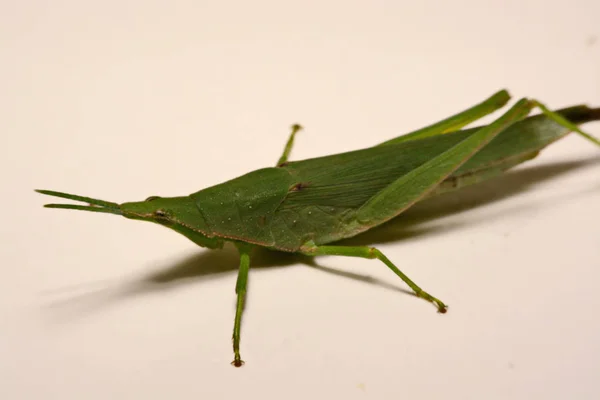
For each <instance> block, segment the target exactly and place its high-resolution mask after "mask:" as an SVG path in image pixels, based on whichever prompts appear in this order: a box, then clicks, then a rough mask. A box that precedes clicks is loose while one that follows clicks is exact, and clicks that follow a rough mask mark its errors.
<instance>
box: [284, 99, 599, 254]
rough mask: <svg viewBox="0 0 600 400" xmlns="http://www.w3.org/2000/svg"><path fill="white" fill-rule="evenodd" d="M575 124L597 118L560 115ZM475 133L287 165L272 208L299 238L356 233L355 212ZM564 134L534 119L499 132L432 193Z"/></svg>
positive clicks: (577, 112) (588, 113)
mask: <svg viewBox="0 0 600 400" xmlns="http://www.w3.org/2000/svg"><path fill="white" fill-rule="evenodd" d="M559 112H560V113H561V114H562V115H563V116H564V117H566V118H567V119H569V120H571V121H572V122H575V123H583V122H586V121H589V120H592V119H598V118H599V116H598V115H597V110H596V111H594V110H590V109H589V108H587V107H583V106H579V107H572V108H569V109H564V110H560V111H559ZM477 130H478V128H473V129H467V130H462V131H458V132H453V133H447V134H444V135H439V136H434V137H427V138H423V139H415V140H408V141H404V142H401V143H398V144H386V145H385V146H376V147H372V148H368V149H363V150H358V151H352V152H348V153H342V154H336V155H331V156H326V157H320V158H314V159H309V160H303V161H297V162H290V163H289V164H287V165H286V166H285V167H283V168H285V169H286V170H287V171H288V172H289V173H290V175H291V177H292V180H293V181H294V182H295V185H294V186H292V187H291V188H290V190H289V192H288V194H287V195H286V197H285V198H284V200H283V201H282V203H281V204H280V206H279V207H278V209H277V214H278V217H277V218H276V220H282V221H284V222H285V225H286V226H289V227H290V230H292V231H293V232H294V234H295V235H297V236H298V240H300V241H301V240H306V239H310V240H313V241H315V243H317V244H323V243H328V242H332V241H335V240H340V239H342V238H345V237H350V236H353V235H354V234H356V233H358V231H357V230H356V229H355V228H350V229H348V228H346V227H351V226H353V224H352V223H350V222H351V221H352V220H353V219H354V217H355V212H356V210H357V209H359V208H360V207H361V206H362V205H364V204H365V203H366V202H367V201H368V200H369V199H371V198H372V197H373V196H375V195H376V194H377V193H379V192H380V191H381V190H383V189H384V188H386V187H387V186H388V185H390V184H391V183H392V182H394V181H395V180H396V179H398V178H400V177H401V176H403V175H405V174H407V173H409V172H410V171H412V170H414V169H415V168H418V167H419V166H421V165H423V164H424V163H426V162H427V161H429V160H431V159H432V158H434V157H436V156H438V155H440V154H442V153H443V152H445V151H446V150H448V149H450V148H451V147H453V146H454V145H456V144H458V143H460V142H461V141H462V140H464V139H466V138H468V137H469V136H470V135H472V134H473V133H474V132H475V131H477ZM568 133H569V131H568V129H566V128H564V127H562V126H560V125H559V124H557V123H555V122H553V121H551V120H549V119H548V118H546V117H545V116H542V115H539V116H534V117H529V118H527V119H525V120H523V121H521V122H518V123H516V124H514V125H512V126H511V127H510V128H508V129H507V130H505V131H504V132H502V133H500V134H499V135H498V136H497V137H496V138H494V139H493V140H492V141H491V142H490V143H489V144H488V145H487V146H486V147H484V148H483V149H482V150H481V151H479V152H478V153H477V154H475V155H474V156H473V157H472V158H471V159H470V160H469V161H467V162H466V163H465V164H463V165H462V166H461V167H460V168H459V169H458V170H456V171H455V172H454V173H453V174H452V175H451V176H450V177H449V178H447V179H446V181H444V182H443V183H442V184H441V185H440V186H439V189H438V190H437V191H436V192H435V193H442V192H446V191H450V190H455V189H457V188H459V187H462V186H465V185H467V184H472V183H476V182H479V181H481V180H484V179H488V178H490V177H492V176H495V175H498V174H500V173H501V172H502V171H504V170H506V169H508V168H510V167H513V166H515V165H517V164H519V163H521V162H523V161H525V160H528V159H530V158H532V157H534V156H535V155H536V154H537V153H538V152H539V151H540V150H541V149H542V148H544V147H545V146H547V145H549V144H550V143H552V142H554V141H555V140H558V139H560V138H561V137H563V136H565V135H566V134H568Z"/></svg>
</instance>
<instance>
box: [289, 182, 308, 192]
mask: <svg viewBox="0 0 600 400" xmlns="http://www.w3.org/2000/svg"><path fill="white" fill-rule="evenodd" d="M306 187H308V183H306V182H298V183H296V184H295V185H294V186H292V187H291V188H290V189H289V190H288V191H289V192H299V191H301V190H302V189H304V188H306Z"/></svg>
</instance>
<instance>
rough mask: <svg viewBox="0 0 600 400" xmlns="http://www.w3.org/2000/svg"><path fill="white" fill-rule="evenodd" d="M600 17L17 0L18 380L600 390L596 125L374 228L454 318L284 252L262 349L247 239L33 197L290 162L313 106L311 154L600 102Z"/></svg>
mask: <svg viewBox="0 0 600 400" xmlns="http://www.w3.org/2000/svg"><path fill="white" fill-rule="evenodd" d="M599 15H600V3H599V2H598V1H595V0H587V1H585V0H574V1H570V2H548V1H541V0H540V1H522V0H521V1H503V2H483V1H474V0H473V1H466V0H465V1H451V2H442V1H439V2H434V1H418V2H415V1H411V2H408V1H396V2H392V1H385V2H384V1H368V2H367V1H362V2H357V1H335V2H333V1H329V2H328V1H325V2H323V1H318V2H317V1H301V2H281V1H252V2H242V1H238V2H224V1H221V2H206V1H203V2H200V1H186V2H183V1H182V2H166V1H164V2H159V1H108V2H81V1H52V2H42V1H24V2H16V1H8V0H4V1H2V3H1V5H0V59H1V62H0V88H1V89H0V110H1V111H0V115H1V117H0V132H2V137H3V146H2V148H1V151H2V156H1V158H0V163H1V165H0V167H1V168H0V174H1V177H0V178H1V182H2V186H1V188H2V189H1V190H2V199H3V202H2V204H3V211H4V212H3V218H2V224H0V235H1V242H2V246H1V247H0V252H1V253H0V255H1V265H2V272H1V273H0V398H2V399H41V398H43V399H106V398H112V399H125V398H128V399H138V398H139V399H165V398H172V399H187V398H196V399H198V398H199V399H221V398H223V399H233V398H238V399H241V398H244V399H254V398H260V399H271V398H273V399H275V398H277V399H280V398H286V399H305V398H307V397H308V396H310V397H312V398H343V399H355V398H356V399H362V398H373V399H392V398H406V399H409V398H420V399H565V398H576V399H597V398H599V397H600V389H599V387H600V386H599V385H598V381H597V379H598V377H599V376H600V361H599V360H600V341H599V340H598V338H599V337H600V323H599V322H598V317H597V311H598V309H599V307H600V295H599V294H598V282H599V281H600V247H599V237H600V224H599V222H600V218H599V217H600V186H599V185H600V181H599V179H598V177H599V176H600V162H599V158H598V157H599V154H600V153H599V149H597V148H594V147H593V146H591V145H590V144H589V143H588V142H586V141H584V140H582V139H580V138H578V137H576V136H572V137H569V138H567V139H565V140H563V141H561V142H559V143H558V144H556V145H555V146H553V147H551V148H550V149H548V150H547V151H546V152H544V154H543V155H542V156H541V157H540V158H538V159H537V160H535V161H533V162H531V163H529V164H527V165H526V166H524V167H522V168H519V170H518V171H515V172H514V173H512V174H510V175H507V176H506V177H505V178H500V179H498V180H495V181H493V182H491V183H490V184H487V185H485V186H481V187H479V188H476V189H474V190H469V191H467V192H465V193H464V194H463V195H461V196H452V197H448V198H446V199H445V200H443V201H436V202H433V203H430V204H428V205H424V206H422V207H419V208H418V209H415V210H413V211H412V213H409V214H407V215H406V217H405V219H403V220H400V221H398V222H397V223H394V224H392V225H391V226H389V227H387V228H386V229H384V230H382V231H379V233H377V232H375V233H374V234H373V235H372V236H368V237H367V239H370V240H371V241H372V243H373V244H376V245H379V247H380V248H381V249H382V250H383V251H384V252H385V253H386V254H387V255H388V256H389V258H390V259H392V260H394V261H395V262H397V263H398V265H400V266H401V268H403V269H404V271H405V272H406V273H407V274H408V275H409V276H411V277H412V278H413V279H414V280H415V281H416V282H418V283H419V284H421V285H422V286H423V287H424V288H426V289H427V290H429V291H430V292H431V293H433V294H434V295H436V296H439V297H440V298H441V299H443V300H444V301H446V302H447V303H449V304H450V310H449V312H448V314H446V315H443V316H442V315H438V314H436V312H435V309H434V308H433V307H432V306H430V305H429V304H427V303H426V302H424V301H421V300H419V299H416V298H414V297H412V296H409V295H406V294H404V293H403V292H399V291H398V290H397V289H403V288H404V287H405V286H404V285H403V284H402V282H401V281H400V280H398V279H397V278H396V277H395V276H394V275H393V274H392V273H391V272H390V271H388V270H387V268H385V266H383V265H381V264H379V263H377V262H376V261H368V260H359V259H357V260H353V259H344V258H339V257H338V258H336V257H331V258H321V259H318V260H317V262H318V264H319V265H320V266H321V267H322V269H316V268H311V267H308V266H305V265H302V264H297V263H295V262H294V260H291V261H289V262H288V261H285V260H268V259H267V260H264V259H263V260H261V263H262V266H268V267H269V268H255V269H253V270H251V275H250V288H249V301H248V307H247V312H246V314H245V319H244V325H243V329H242V355H243V358H244V359H245V360H246V362H247V364H246V365H245V367H244V368H242V369H235V368H233V367H231V366H230V365H229V362H230V361H231V359H232V352H231V342H230V336H231V330H232V324H233V312H234V310H233V304H234V285H235V278H236V277H235V272H234V271H235V268H236V267H237V258H236V255H235V253H234V252H232V251H226V252H224V253H218V252H213V253H209V252H207V251H205V250H202V249H198V248H196V247H195V246H194V245H193V244H192V243H191V242H188V241H187V240H186V239H185V238H183V237H180V236H178V235H177V234H175V233H173V232H170V231H168V230H166V229H161V228H159V227H156V226H153V225H150V224H143V223H139V222H137V223H136V222H132V221H127V220H125V219H122V218H118V217H115V216H109V215H102V214H91V213H82V212H75V211H63V210H47V209H43V208H42V207H41V205H42V204H43V203H44V202H47V201H48V200H51V199H50V198H45V197H42V196H41V195H38V194H35V193H34V192H33V189H34V188H45V189H54V190H63V191H66V192H70V193H77V194H82V195H88V196H93V197H98V198H103V199H107V200H112V201H117V202H122V201H129V200H138V199H143V198H145V197H147V196H149V195H165V196H168V195H181V194H187V193H190V192H193V191H196V190H198V189H200V188H203V187H206V186H209V185H212V184H215V183H219V182H221V181H224V180H226V179H229V178H232V177H235V176H237V175H240V174H242V173H245V172H247V171H250V170H252V169H256V168H259V167H263V166H267V165H272V164H273V163H274V162H275V161H276V160H277V158H278V157H279V155H280V152H281V150H282V148H283V145H284V143H285V140H286V138H287V134H288V127H289V125H290V124H291V123H294V122H301V123H302V124H304V125H305V127H306V130H305V131H304V132H302V133H301V134H300V135H299V136H298V138H297V143H296V147H295V149H294V152H293V154H292V157H293V158H294V159H302V158H308V157H312V156H317V155H324V154H328V153H333V152H340V151H344V150H351V149H356V148H361V147H366V146H370V145H373V144H375V143H378V142H381V141H384V140H386V139H389V138H391V137H394V136H397V135H398V134H401V133H403V132H406V131H409V130H411V129H415V128H418V127H420V126H422V125H425V124H428V123H431V122H433V121H435V120H437V119H441V118H443V117H446V116H448V115H449V114H451V113H454V112H456V111H459V110H462V109H464V108H465V107H467V106H470V105H472V104H473V103H475V102H478V101H480V100H482V99H483V98H485V97H487V96H488V95H490V94H491V93H493V92H494V91H496V90H498V89H500V88H504V87H506V88H508V89H510V91H511V92H512V94H513V95H514V96H516V97H518V96H533V97H536V98H539V99H540V100H543V101H545V102H546V103H548V104H549V105H551V106H552V107H562V106H567V105H572V104H576V103H581V102H587V103H590V104H593V105H595V106H600V39H599V38H600V24H598V16H599ZM587 129H588V131H590V132H592V133H594V134H596V135H600V124H593V125H592V124H590V125H588V126H587ZM580 161H583V162H582V163H579V162H580ZM469 205H478V206H477V207H472V208H469ZM458 210H462V212H457V211H458ZM286 263H287V264H288V265H285V266H282V267H279V266H278V265H281V264H286ZM327 271H329V272H335V273H327ZM344 274H345V275H344ZM348 274H355V275H348ZM152 276H155V278H156V276H158V279H154V281H152V280H151V279H152V278H151V277H152ZM349 276H354V277H355V278H360V277H364V278H365V279H362V280H361V279H350V278H349ZM161 277H162V279H161Z"/></svg>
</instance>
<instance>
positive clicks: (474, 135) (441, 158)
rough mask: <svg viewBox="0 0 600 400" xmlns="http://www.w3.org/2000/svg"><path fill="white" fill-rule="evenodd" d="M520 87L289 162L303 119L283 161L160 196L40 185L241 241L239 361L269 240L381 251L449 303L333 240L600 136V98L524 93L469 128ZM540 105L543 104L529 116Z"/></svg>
mask: <svg viewBox="0 0 600 400" xmlns="http://www.w3.org/2000/svg"><path fill="white" fill-rule="evenodd" d="M509 98H510V96H509V95H508V93H507V92H506V91H500V92H498V93H496V94H494V95H493V96H491V97H490V98H488V99H487V100H485V101H484V102H482V103H480V104H477V105H475V106H473V107H471V108H469V109H467V110H465V111H463V112H461V113H459V114H456V115H454V116H451V117H449V118H447V119H445V120H443V121H440V122H437V123H435V124H433V125H430V126H427V127H425V128H422V129H420V130H418V131H415V132H412V133H409V134H406V135H403V136H400V137H397V138H395V139H391V140H389V141H387V142H384V143H381V144H380V145H378V146H374V147H369V148H366V149H362V150H357V151H351V152H347V153H341V154H335V155H330V156H326V157H319V158H313V159H308V160H303V161H295V162H287V158H288V155H289V152H290V151H291V148H292V145H293V142H294V136H295V134H296V133H297V132H298V131H299V129H300V127H299V126H298V125H294V126H293V129H292V134H291V135H290V138H289V140H288V143H287V145H286V147H285V150H284V152H283V155H282V156H281V158H280V159H279V162H278V165H277V166H276V167H270V168H263V169H259V170H256V171H253V172H250V173H248V174H246V175H243V176H240V177H238V178H235V179H232V180H230V181H227V182H224V183H222V184H219V185H216V186H212V187H209V188H207V189H203V190H200V191H198V192H196V193H193V194H191V195H189V196H179V197H164V198H163V197H156V196H153V197H150V198H148V199H146V200H144V201H137V202H131V203H123V204H117V203H112V202H108V201H104V200H98V199H94V198H89V197H83V196H78V195H72V194H67V193H62V192H55V191H49V190H39V192H40V193H43V194H47V195H51V196H57V197H61V198H66V199H70V200H76V201H82V202H85V203H88V205H76V204H47V205H46V207H50V208H63V209H76V210H85V211H94V212H104V213H112V214H118V215H122V216H124V217H127V218H131V219H136V220H144V221H150V222H155V223H158V224H160V225H163V226H166V227H168V228H170V229H173V230H175V231H177V232H179V233H181V234H182V235H184V236H186V237H187V238H188V239H190V240H192V241H193V242H194V243H196V244H198V245H200V246H203V247H208V248H211V249H217V248H221V247H223V244H224V242H225V241H231V242H233V243H234V244H235V245H236V246H237V247H238V250H239V252H240V269H239V272H238V280H237V283H236V289H235V291H236V294H237V303H236V315H235V322H234V329H233V350H234V361H233V363H232V364H233V365H235V366H237V367H239V366H241V365H242V364H243V361H242V359H241V356H240V337H241V334H240V332H241V318H242V311H243V309H244V301H245V295H246V287H247V281H248V272H249V269H250V260H251V257H250V254H251V251H252V248H253V247H256V246H260V247H266V248H270V249H276V250H280V251H286V252H295V253H301V254H305V255H309V256H320V255H339V256H346V257H361V258H367V259H378V260H380V261H381V262H382V263H384V264H385V265H386V266H387V267H388V268H390V270H392V272H394V273H395V274H396V275H397V276H398V277H400V278H401V279H402V280H403V281H404V282H405V283H406V284H407V285H408V286H409V287H410V288H411V289H412V290H413V291H414V292H415V294H416V295H417V296H418V297H421V298H423V299H425V300H427V301H429V302H431V303H433V304H435V305H436V306H437V308H438V311H439V312H441V313H444V312H446V305H445V304H444V303H443V302H442V301H440V300H439V299H437V298H436V297H433V296H432V295H430V294H429V293H427V292H426V291H424V290H423V289H421V287H419V286H418V285H417V284H416V283H415V282H413V281H412V280H411V279H410V278H409V277H408V276H407V275H406V274H404V273H403V272H402V271H401V270H400V269H399V268H398V267H397V266H396V265H394V263H392V262H391V261H390V260H389V259H388V258H387V257H386V256H385V255H384V254H383V253H382V252H381V251H379V250H378V249H376V248H373V247H364V246H358V247H356V246H341V245H329V244H330V243H333V242H336V241H339V240H341V239H345V238H348V237H352V236H355V235H357V234H359V233H361V232H364V231H366V230H368V229H371V228H373V227H375V226H377V225H380V224H382V223H384V222H386V221H388V220H390V219H392V218H394V217H396V216H397V215H399V214H400V213H402V212H403V211H404V210H406V209H407V208H409V207H411V206H412V205H413V204H415V203H416V202H418V201H421V200H423V199H426V198H428V197H431V196H435V195H438V194H441V193H446V192H450V191H453V190H457V189H460V188H461V187H464V186H468V185H472V184H475V183H478V182H482V181H484V180H487V179H489V178H492V177H494V176H496V175H498V174H500V173H502V172H504V171H506V170H507V169H509V168H512V167H514V166H516V165H518V164H520V163H522V162H524V161H527V160H529V159H532V158H534V157H535V156H536V155H537V154H538V153H539V152H540V151H541V150H542V149H543V148H544V147H546V146H548V145H549V144H551V143H553V142H555V141H556V140H558V139H560V138H562V137H564V136H565V135H567V134H568V133H569V132H572V131H575V132H577V133H578V134H579V135H581V136H583V137H585V138H586V139H589V140H590V141H592V142H593V143H595V144H596V145H600V141H599V140H598V139H596V138H594V137H593V136H590V135H589V134H587V133H585V132H583V131H582V130H581V129H579V127H578V125H580V124H583V123H585V122H589V121H593V120H599V119H600V108H595V109H591V108H588V107H585V106H577V107H571V108H567V109H564V110H559V111H554V112H553V111H550V110H548V108H547V107H546V106H544V105H543V104H541V103H539V102H538V101H536V100H530V99H521V100H519V101H518V102H517V103H516V104H515V105H513V106H512V107H511V108H510V109H509V110H508V111H507V112H505V113H504V114H503V115H502V116H501V117H499V118H498V119H496V120H495V121H493V122H492V123H491V124H489V125H487V126H482V127H478V128H472V129H466V130H460V129H461V128H462V127H464V126H466V125H468V124H469V123H471V122H473V121H475V120H477V119H479V118H481V117H483V116H485V115H487V114H489V113H491V112H493V111H495V110H497V109H499V108H501V107H502V106H504V105H505V104H506V103H507V102H508V100H509ZM534 107H538V108H539V109H541V110H542V114H541V115H538V116H534V117H529V118H526V117H527V115H528V114H529V112H530V111H531V110H532V109H533V108H534Z"/></svg>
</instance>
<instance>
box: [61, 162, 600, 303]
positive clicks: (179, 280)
mask: <svg viewBox="0 0 600 400" xmlns="http://www.w3.org/2000/svg"><path fill="white" fill-rule="evenodd" d="M596 164H600V157H593V158H589V159H586V160H581V161H571V162H560V163H553V164H546V165H541V166H533V167H529V168H522V169H517V170H513V171H510V172H508V173H506V174H505V175H501V176H499V177H497V178H494V179H492V180H490V181H487V182H484V183H480V184H477V185H474V186H472V187H467V188H464V189H462V190H460V191H457V192H454V193H448V194H444V195H441V196H438V197H436V198H432V199H429V200H426V201H423V202H422V203H419V204H417V205H415V206H414V207H412V208H411V209H409V210H408V211H407V212H405V213H403V214H402V215H401V216H399V217H397V218H395V219H394V220H392V221H390V222H388V223H386V224H383V225H381V226H379V227H376V228H374V229H372V230H370V231H367V232H365V233H362V234H361V235H358V236H356V237H354V238H350V239H346V240H343V241H341V242H339V243H340V244H344V245H354V246H362V245H376V244H382V243H390V242H397V241H403V242H404V241H408V240H415V239H417V238H421V237H426V236H429V235H434V234H442V233H446V232H448V231H450V230H455V229H457V228H459V227H460V226H461V225H463V224H464V223H460V224H459V223H442V224H438V225H437V226H425V225H426V224H428V225H431V224H429V223H430V222H431V221H435V220H437V219H440V218H443V217H446V216H449V215H453V214H457V213H462V212H466V211H468V210H471V209H474V208H477V207H481V206H484V205H489V204H492V203H495V202H498V201H501V200H503V199H506V198H509V197H511V196H514V195H517V194H519V193H521V192H524V191H526V190H528V189H529V188H530V187H532V186H534V185H536V184H539V183H541V182H543V181H545V180H549V179H552V178H555V177H558V176H560V175H563V174H566V173H569V172H571V171H574V170H576V169H579V168H582V167H586V166H591V165H596ZM536 206H537V205H536ZM525 207H527V206H525ZM505 212H506V211H505ZM488 220H489V217H487V216H486V218H485V221H488ZM472 223H479V221H477V220H476V219H475V220H474V219H473V218H470V220H469V221H468V224H472ZM365 261H366V260H365ZM366 262H375V261H366ZM297 264H304V265H305V266H309V267H311V268H315V269H316V270H319V271H322V272H324V273H329V274H334V275H336V276H340V277H344V278H347V279H353V280H357V281H361V282H365V283H369V284H373V285H377V286H379V287H383V288H385V289H389V290H394V291H399V292H403V293H407V294H411V295H412V292H410V291H407V290H405V289H402V288H401V286H402V285H399V286H396V285H395V284H389V283H387V282H385V281H382V280H378V279H375V278H372V277H370V276H368V275H362V274H356V273H352V272H346V271H341V270H338V269H334V268H330V267H326V266H322V265H319V264H317V263H316V262H315V260H314V258H313V257H308V256H303V255H298V254H290V253H282V252H276V251H270V250H266V249H262V248H258V249H256V250H255V252H254V253H253V256H252V267H251V268H252V269H253V270H254V269H273V268H281V267H287V266H292V265H297ZM238 265H239V256H238V253H237V250H236V249H235V247H234V246H232V245H226V246H225V247H224V248H223V250H220V251H210V250H209V251H202V252H199V253H196V254H193V255H191V256H188V257H186V258H184V259H182V260H180V261H178V262H175V263H172V264H170V265H164V266H162V267H159V268H158V269H156V270H155V271H153V272H150V273H148V274H146V275H143V276H138V277H135V278H133V279H130V280H127V281H125V282H121V283H119V284H117V285H116V286H114V287H110V288H104V289H100V290H96V291H94V292H89V293H84V294H82V295H78V296H74V297H70V298H67V299H66V300H61V301H58V302H54V303H52V304H51V305H50V307H52V308H56V307H58V308H62V307H64V306H73V305H76V306H77V307H78V308H80V309H81V307H82V306H83V307H84V309H85V310H87V311H89V309H90V308H92V309H93V308H96V307H100V306H106V305H107V304H109V303H113V302H115V301H116V300H119V299H125V298H131V297H136V296H139V295H144V294H148V293H154V292H158V291H165V290H172V289H175V288H177V287H181V286H185V285H189V284H196V283H199V282H208V281H211V280H214V279H219V278H220V277H223V276H228V275H231V274H235V273H236V272H237V269H238ZM394 282H395V281H394ZM86 304H87V305H86ZM80 311H81V310H80Z"/></svg>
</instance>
